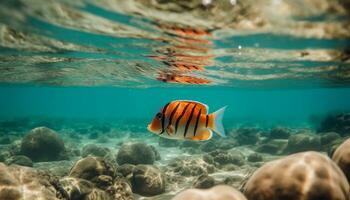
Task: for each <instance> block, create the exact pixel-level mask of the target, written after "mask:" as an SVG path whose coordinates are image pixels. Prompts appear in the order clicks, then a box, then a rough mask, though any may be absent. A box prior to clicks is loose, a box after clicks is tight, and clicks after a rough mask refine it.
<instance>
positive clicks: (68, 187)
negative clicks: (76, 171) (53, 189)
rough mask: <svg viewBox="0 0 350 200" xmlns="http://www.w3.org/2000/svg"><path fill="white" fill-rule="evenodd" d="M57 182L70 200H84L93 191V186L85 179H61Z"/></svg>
mask: <svg viewBox="0 0 350 200" xmlns="http://www.w3.org/2000/svg"><path fill="white" fill-rule="evenodd" d="M59 182H60V184H61V186H62V188H63V189H64V191H65V192H66V193H67V195H68V197H69V199H71V200H78V199H84V198H85V197H86V196H87V195H88V194H90V193H91V192H92V190H93V189H94V184H93V183H91V182H90V181H87V180H85V179H80V178H75V177H63V178H62V179H60V181H59Z"/></svg>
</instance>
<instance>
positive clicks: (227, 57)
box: [0, 0, 350, 88]
mask: <svg viewBox="0 0 350 200" xmlns="http://www.w3.org/2000/svg"><path fill="white" fill-rule="evenodd" d="M175 2H176V1H174V2H172V1H169V2H166V1H159V2H157V1H151V0H146V1H118V0H114V1H113V0H103V1H89V0H86V1H84V0H78V1H64V0H62V1H41V0H28V1H19V0H14V1H11V0H4V1H1V2H0V82H2V83H29V84H35V85H64V86H123V87H157V86H169V85H168V84H164V82H166V83H170V86H181V85H182V84H198V85H199V84H203V85H209V86H210V85H219V86H229V87H238V88H240V87H244V88H245V87H250V88H256V87H262V88H264V87H269V88H270V87H272V88H279V87H334V86H335V87H338V86H339V87H347V86H348V84H349V77H350V72H349V49H348V48H349V35H350V34H349V27H350V25H349V17H348V15H347V12H348V10H346V6H345V7H342V6H341V4H339V3H338V2H333V3H332V2H328V1H322V2H321V4H320V5H322V6H320V7H321V8H318V7H317V6H315V5H314V4H312V2H303V1H260V2H257V3H256V4H257V5H256V7H254V6H253V5H252V4H253V3H252V2H251V1H242V2H240V1H238V3H237V2H236V3H237V4H235V5H232V4H230V3H229V1H213V3H212V4H211V5H208V6H204V5H202V4H201V1H188V2H187V3H186V1H180V2H182V3H179V2H178V3H175ZM260 4H261V5H260ZM271 11H274V12H271Z"/></svg>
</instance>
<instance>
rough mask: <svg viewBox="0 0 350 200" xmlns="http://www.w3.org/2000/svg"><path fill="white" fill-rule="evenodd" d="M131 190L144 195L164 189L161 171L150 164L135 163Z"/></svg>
mask: <svg viewBox="0 0 350 200" xmlns="http://www.w3.org/2000/svg"><path fill="white" fill-rule="evenodd" d="M132 190H133V192H135V193H137V194H141V195H144V196H154V195H158V194H161V193H163V192H164V191H165V179H164V176H163V174H162V173H161V171H160V170H159V169H158V168H156V167H154V166H152V165H137V166H136V167H135V168H134V170H133V179H132Z"/></svg>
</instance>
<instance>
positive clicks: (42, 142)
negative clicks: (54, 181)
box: [21, 127, 65, 162]
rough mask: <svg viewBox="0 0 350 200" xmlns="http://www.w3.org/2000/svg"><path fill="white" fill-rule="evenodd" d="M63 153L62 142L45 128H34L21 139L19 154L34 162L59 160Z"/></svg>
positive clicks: (54, 133) (51, 131)
mask: <svg viewBox="0 0 350 200" xmlns="http://www.w3.org/2000/svg"><path fill="white" fill-rule="evenodd" d="M64 152H65V147H64V143H63V140H62V139H61V138H59V137H58V135H57V134H56V132H55V131H53V130H51V129H49V128H46V127H38V128H34V129H33V130H31V131H30V132H29V133H28V134H27V135H26V136H25V137H24V138H23V139H22V143H21V154H23V155H25V156H28V157H29V158H30V159H32V160H33V161H35V162H39V161H55V160H61V159H62V155H63V153H64Z"/></svg>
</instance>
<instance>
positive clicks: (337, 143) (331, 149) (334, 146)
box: [326, 138, 344, 157]
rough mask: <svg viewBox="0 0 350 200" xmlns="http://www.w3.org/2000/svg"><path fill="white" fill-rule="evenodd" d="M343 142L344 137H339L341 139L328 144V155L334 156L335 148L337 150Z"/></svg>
mask: <svg viewBox="0 0 350 200" xmlns="http://www.w3.org/2000/svg"><path fill="white" fill-rule="evenodd" d="M343 142H344V139H342V138H339V139H337V140H334V141H333V142H332V143H330V144H328V145H327V146H326V147H327V149H326V151H327V154H328V156H329V157H333V154H334V152H335V150H337V149H338V147H339V146H340V145H341V144H343Z"/></svg>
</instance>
